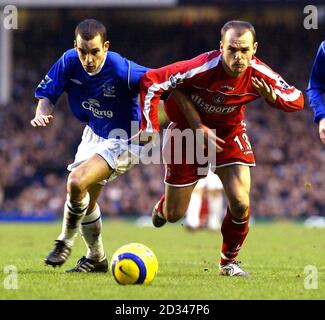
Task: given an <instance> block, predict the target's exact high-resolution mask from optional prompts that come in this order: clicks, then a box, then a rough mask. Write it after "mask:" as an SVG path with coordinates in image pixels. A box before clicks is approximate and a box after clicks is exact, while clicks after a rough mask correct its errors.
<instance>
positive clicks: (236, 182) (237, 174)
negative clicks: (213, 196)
mask: <svg viewBox="0 0 325 320" xmlns="http://www.w3.org/2000/svg"><path fill="white" fill-rule="evenodd" d="M215 172H216V173H217V174H218V175H219V177H220V179H221V181H222V183H223V186H224V190H225V193H226V196H227V199H228V204H229V206H228V208H227V213H226V216H225V218H224V220H223V223H222V227H221V233H222V236H223V243H222V249H221V261H220V268H221V273H222V274H224V275H238V276H247V275H248V274H247V273H246V272H245V271H244V270H242V269H241V268H240V267H239V266H238V264H237V263H236V261H235V259H236V257H237V255H238V253H239V250H240V248H241V246H242V244H243V242H244V240H245V238H246V236H247V233H248V230H249V227H248V224H249V192H250V184H251V183H250V182H251V179H250V168H249V167H248V166H244V165H231V166H226V167H222V168H218V169H216V171H215Z"/></svg>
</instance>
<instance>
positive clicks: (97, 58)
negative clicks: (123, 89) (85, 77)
mask: <svg viewBox="0 0 325 320" xmlns="http://www.w3.org/2000/svg"><path fill="white" fill-rule="evenodd" d="M108 48H109V42H108V41H106V42H104V43H103V41H102V38H101V36H100V35H99V34H98V35H97V36H96V37H94V38H93V39H91V40H88V41H87V40H84V39H83V38H81V36H80V35H79V34H78V35H77V39H76V40H75V49H76V50H77V52H78V56H79V59H80V62H81V64H82V66H83V67H84V69H85V70H86V71H87V72H89V73H93V72H96V70H97V69H98V68H99V67H100V66H101V64H102V63H103V61H104V59H105V54H106V52H107V51H108Z"/></svg>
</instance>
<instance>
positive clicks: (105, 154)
mask: <svg viewBox="0 0 325 320" xmlns="http://www.w3.org/2000/svg"><path fill="white" fill-rule="evenodd" d="M142 149H143V146H139V145H136V144H128V142H127V140H123V139H113V138H109V139H105V138H102V137H100V136H98V135H97V134H96V133H94V132H93V131H92V130H91V128H90V127H89V126H86V127H85V129H84V131H83V135H82V138H81V142H80V144H79V146H78V150H77V153H76V155H75V159H74V162H73V163H71V164H69V165H68V168H67V169H68V170H69V171H72V170H73V169H75V168H76V167H78V166H79V165H80V164H81V163H83V162H85V161H86V160H88V159H89V158H90V157H92V156H93V155H94V154H96V153H97V154H99V155H100V156H101V157H102V158H103V159H104V160H105V161H106V162H107V163H108V164H109V166H110V167H111V168H112V169H113V170H114V172H113V173H112V175H111V176H110V177H109V179H107V180H103V181H101V182H99V184H101V185H105V184H106V183H107V182H108V181H112V180H114V179H115V178H117V177H118V176H119V175H121V174H123V173H125V172H126V171H128V170H129V169H131V168H132V167H133V166H134V165H135V164H138V163H139V161H140V158H141V151H142Z"/></svg>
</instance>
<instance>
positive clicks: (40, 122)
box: [30, 114, 53, 127]
mask: <svg viewBox="0 0 325 320" xmlns="http://www.w3.org/2000/svg"><path fill="white" fill-rule="evenodd" d="M52 119H53V116H52V115H51V114H48V115H45V114H41V115H38V116H35V118H34V119H32V120H31V121H30V124H31V125H32V126H33V127H46V126H47V125H48V124H49V123H50V122H51V121H52Z"/></svg>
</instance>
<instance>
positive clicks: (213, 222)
mask: <svg viewBox="0 0 325 320" xmlns="http://www.w3.org/2000/svg"><path fill="white" fill-rule="evenodd" d="M208 201H209V202H208V204H209V214H208V223H207V225H208V228H209V229H211V230H219V229H221V224H222V217H223V214H224V212H225V208H224V205H223V195H222V193H220V195H218V196H213V197H211V196H210V197H209V198H208Z"/></svg>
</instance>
